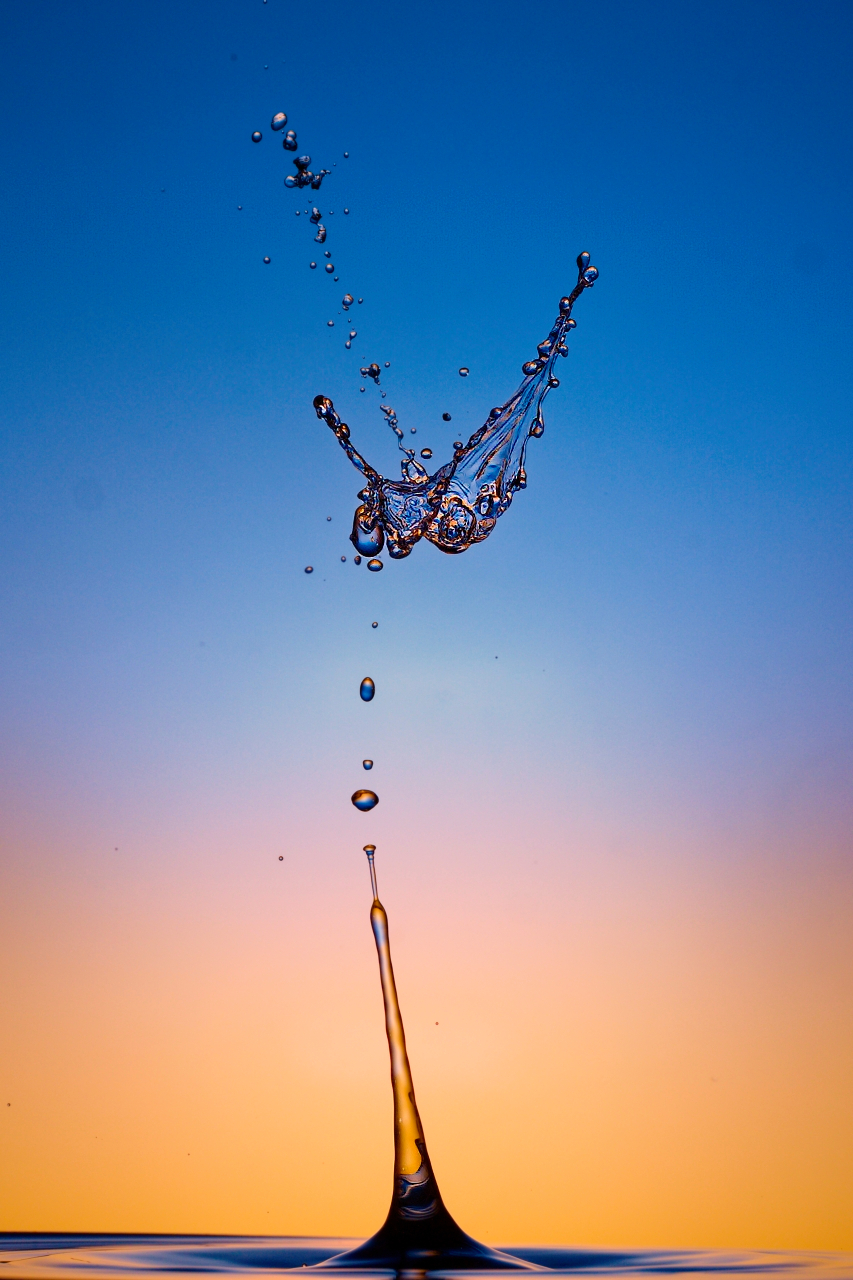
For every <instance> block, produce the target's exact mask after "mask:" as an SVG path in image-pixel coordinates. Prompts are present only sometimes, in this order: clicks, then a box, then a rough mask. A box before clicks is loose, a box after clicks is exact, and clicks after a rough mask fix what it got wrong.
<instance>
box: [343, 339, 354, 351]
mask: <svg viewBox="0 0 853 1280" xmlns="http://www.w3.org/2000/svg"><path fill="white" fill-rule="evenodd" d="M344 346H345V347H346V349H347V351H350V350H352V343H351V342H350V340H349V338H347V340H346V342H345V343H344Z"/></svg>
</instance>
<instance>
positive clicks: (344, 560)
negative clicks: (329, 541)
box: [341, 556, 347, 564]
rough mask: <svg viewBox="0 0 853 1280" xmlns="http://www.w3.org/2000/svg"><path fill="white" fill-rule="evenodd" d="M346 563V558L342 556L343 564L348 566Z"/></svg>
mask: <svg viewBox="0 0 853 1280" xmlns="http://www.w3.org/2000/svg"><path fill="white" fill-rule="evenodd" d="M346 562H347V558H346V556H341V564H346Z"/></svg>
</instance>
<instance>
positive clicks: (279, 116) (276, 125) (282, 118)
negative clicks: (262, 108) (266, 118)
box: [270, 111, 287, 133]
mask: <svg viewBox="0 0 853 1280" xmlns="http://www.w3.org/2000/svg"><path fill="white" fill-rule="evenodd" d="M286 124H287V116H286V115H285V114H284V112H283V111H276V113H275V115H274V116H273V118H272V120H271V121H270V128H271V129H275V131H276V133H278V131H279V129H283V128H284V126H285V125H286Z"/></svg>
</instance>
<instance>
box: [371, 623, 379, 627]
mask: <svg viewBox="0 0 853 1280" xmlns="http://www.w3.org/2000/svg"><path fill="white" fill-rule="evenodd" d="M370 625H371V627H378V626H379V623H378V622H371V624H370Z"/></svg>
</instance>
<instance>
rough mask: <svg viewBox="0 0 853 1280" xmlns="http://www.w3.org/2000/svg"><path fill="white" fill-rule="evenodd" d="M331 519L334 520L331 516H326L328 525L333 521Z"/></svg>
mask: <svg viewBox="0 0 853 1280" xmlns="http://www.w3.org/2000/svg"><path fill="white" fill-rule="evenodd" d="M331 519H332V517H331V516H326V523H327V524H328V523H329V522H330V521H331Z"/></svg>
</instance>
